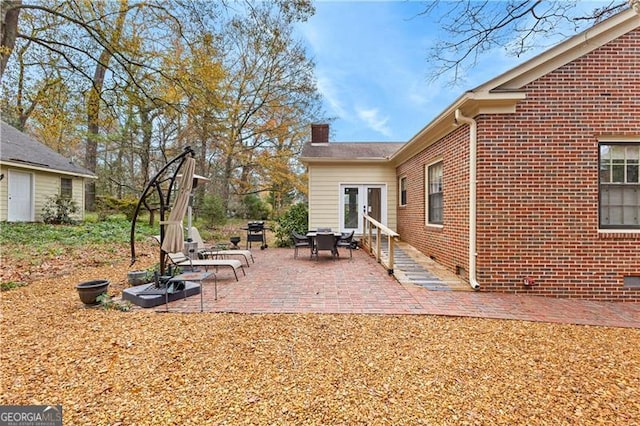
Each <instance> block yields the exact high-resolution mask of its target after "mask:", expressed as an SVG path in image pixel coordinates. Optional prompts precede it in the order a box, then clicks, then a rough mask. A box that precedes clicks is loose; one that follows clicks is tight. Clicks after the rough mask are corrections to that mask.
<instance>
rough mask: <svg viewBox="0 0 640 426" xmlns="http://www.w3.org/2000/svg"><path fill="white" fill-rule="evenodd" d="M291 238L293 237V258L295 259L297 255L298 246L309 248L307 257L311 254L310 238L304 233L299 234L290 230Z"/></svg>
mask: <svg viewBox="0 0 640 426" xmlns="http://www.w3.org/2000/svg"><path fill="white" fill-rule="evenodd" d="M291 238H293V247H294V248H295V251H294V252H293V258H294V259H296V258H297V257H298V249H299V248H300V247H307V248H309V252H310V253H311V254H310V255H309V257H311V255H312V254H313V253H312V251H311V240H310V239H309V237H307V236H306V235H300V234H298V233H297V232H296V231H291Z"/></svg>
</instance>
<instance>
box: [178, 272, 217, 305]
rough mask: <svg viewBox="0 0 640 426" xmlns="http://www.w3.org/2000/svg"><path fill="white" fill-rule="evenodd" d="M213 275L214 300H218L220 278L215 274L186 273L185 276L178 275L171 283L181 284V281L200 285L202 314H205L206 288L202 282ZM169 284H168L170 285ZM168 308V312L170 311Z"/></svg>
mask: <svg viewBox="0 0 640 426" xmlns="http://www.w3.org/2000/svg"><path fill="white" fill-rule="evenodd" d="M211 275H213V288H214V299H215V300H218V278H217V277H216V274H215V273H213V272H185V273H183V274H179V275H176V276H175V277H173V278H171V279H170V280H169V283H172V282H180V281H195V282H198V283H199V284H200V312H204V306H203V305H204V304H203V302H202V293H204V286H203V285H202V281H206V280H207V279H208V278H209V277H210V276H211ZM169 283H167V284H169ZM168 309H169V308H168V306H167V310H168Z"/></svg>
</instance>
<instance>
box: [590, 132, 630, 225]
mask: <svg viewBox="0 0 640 426" xmlns="http://www.w3.org/2000/svg"><path fill="white" fill-rule="evenodd" d="M603 144H604V145H616V144H640V137H637V136H611V135H608V136H602V137H599V138H598V234H640V229H637V228H601V227H600V226H601V223H600V207H601V206H600V185H601V183H600V146H601V145H603ZM625 175H626V171H625Z"/></svg>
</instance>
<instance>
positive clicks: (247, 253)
mask: <svg viewBox="0 0 640 426" xmlns="http://www.w3.org/2000/svg"><path fill="white" fill-rule="evenodd" d="M187 231H188V230H187ZM189 235H190V236H191V240H192V241H193V242H194V243H196V244H197V248H198V256H199V257H202V258H205V259H208V258H212V259H225V258H227V257H229V256H242V257H244V260H245V262H246V264H247V267H249V259H251V262H252V263H255V262H256V261H255V260H254V259H253V254H252V253H251V250H241V249H237V250H235V249H234V250H218V249H215V248H212V247H207V245H206V243H205V242H204V241H203V240H202V237H201V236H200V232H199V231H198V228H196V227H195V226H192V227H191V232H190V233H189Z"/></svg>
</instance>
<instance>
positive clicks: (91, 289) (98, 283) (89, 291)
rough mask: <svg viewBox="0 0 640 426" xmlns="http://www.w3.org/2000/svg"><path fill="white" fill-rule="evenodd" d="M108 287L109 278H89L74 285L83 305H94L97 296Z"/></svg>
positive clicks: (96, 301)
mask: <svg viewBox="0 0 640 426" xmlns="http://www.w3.org/2000/svg"><path fill="white" fill-rule="evenodd" d="M108 288H109V280H91V281H85V282H83V283H80V284H78V285H76V290H78V296H80V300H81V301H82V303H84V304H85V305H95V304H97V303H98V300H97V298H98V296H100V295H101V294H102V293H106V292H107V289H108Z"/></svg>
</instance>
